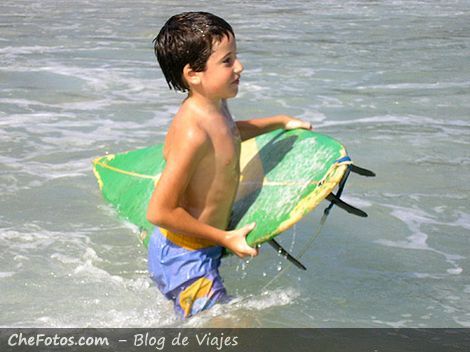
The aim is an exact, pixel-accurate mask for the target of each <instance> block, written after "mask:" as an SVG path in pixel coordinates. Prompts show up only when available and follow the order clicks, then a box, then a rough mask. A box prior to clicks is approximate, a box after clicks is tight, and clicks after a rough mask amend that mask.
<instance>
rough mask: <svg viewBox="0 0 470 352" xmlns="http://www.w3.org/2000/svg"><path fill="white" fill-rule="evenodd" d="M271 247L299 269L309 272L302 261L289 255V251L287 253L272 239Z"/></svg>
mask: <svg viewBox="0 0 470 352" xmlns="http://www.w3.org/2000/svg"><path fill="white" fill-rule="evenodd" d="M268 242H269V244H270V245H271V247H273V248H274V249H275V250H276V251H277V252H278V253H279V254H280V255H282V256H283V257H284V258H286V259H287V260H288V261H290V262H291V263H292V264H294V265H295V266H296V267H297V268H299V269H302V270H307V268H306V267H305V265H303V264H302V263H301V262H300V261H298V260H297V259H295V258H294V257H293V256H292V255H290V254H289V252H288V251H286V250H285V249H284V248H283V247H282V246H281V245H280V244H279V243H277V242H276V241H275V240H273V239H271V240H269V241H268Z"/></svg>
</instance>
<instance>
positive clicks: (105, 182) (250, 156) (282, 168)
mask: <svg viewBox="0 0 470 352" xmlns="http://www.w3.org/2000/svg"><path fill="white" fill-rule="evenodd" d="M162 151H163V145H162V144H157V145H154V146H150V147H147V148H143V149H138V150H134V151H129V152H125V153H120V154H114V155H106V156H103V157H99V158H97V159H95V160H94V161H93V170H94V173H95V175H96V177H97V179H98V184H99V187H100V189H101V191H102V194H103V196H104V198H105V200H106V201H107V202H109V203H110V204H111V205H112V206H113V207H114V208H115V209H116V210H117V212H118V214H119V215H120V216H121V217H122V218H124V219H126V220H127V221H130V222H131V223H133V224H135V225H137V226H138V227H139V228H141V229H142V232H141V233H142V236H141V239H142V241H143V243H144V244H145V245H147V243H148V240H149V236H150V234H151V233H152V230H153V225H152V224H150V223H149V222H148V221H147V220H146V212H147V205H148V202H149V200H150V197H151V195H152V192H153V189H154V187H155V184H156V182H158V179H159V177H160V174H161V172H162V171H163V169H164V167H165V160H164V158H163V154H162ZM345 157H347V153H346V150H345V148H344V147H343V145H341V143H339V142H338V141H336V140H334V139H333V138H331V137H328V136H326V135H323V134H320V133H317V132H312V131H308V130H302V129H297V130H292V131H284V130H276V131H272V132H270V133H266V134H264V135H261V136H258V137H256V138H253V139H250V140H247V141H244V142H243V143H242V149H241V157H240V170H241V176H240V185H239V189H238V193H237V197H236V200H235V203H234V206H233V213H232V218H231V222H230V226H229V227H230V228H239V227H242V226H244V225H246V224H249V223H252V222H256V227H255V229H254V230H253V231H252V232H250V234H249V235H248V236H247V242H248V244H250V245H251V246H255V245H257V244H261V243H264V242H266V241H268V240H270V239H273V238H274V237H276V236H277V235H279V234H280V233H282V232H283V231H285V230H287V229H288V228H289V227H291V226H292V225H294V224H295V223H296V222H298V221H299V220H300V219H301V218H302V217H303V216H305V215H306V214H307V213H308V212H310V211H312V210H313V209H314V208H315V207H316V206H318V204H319V203H320V202H321V201H322V200H324V199H325V198H326V197H327V196H329V195H330V193H331V192H332V191H333V190H334V189H335V188H336V187H337V186H338V184H339V183H340V181H341V179H342V178H343V175H344V174H345V173H346V171H347V169H348V164H349V163H350V162H349V163H348V162H347V161H346V162H344V160H345V159H346V160H348V158H345ZM341 160H342V161H341Z"/></svg>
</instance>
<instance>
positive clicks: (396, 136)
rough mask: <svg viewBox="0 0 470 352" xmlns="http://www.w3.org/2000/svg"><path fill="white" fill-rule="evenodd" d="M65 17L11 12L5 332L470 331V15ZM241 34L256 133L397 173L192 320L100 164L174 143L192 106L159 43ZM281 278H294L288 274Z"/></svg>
mask: <svg viewBox="0 0 470 352" xmlns="http://www.w3.org/2000/svg"><path fill="white" fill-rule="evenodd" d="M190 4H191V5H190V6H188V5H187V2H186V1H184V2H183V1H181V2H178V1H162V0H156V1H150V0H139V1H123V0H112V1H111V0H100V1H87V0H77V1H72V2H68V1H48V0H35V1H24V0H15V1H13V0H3V1H2V2H1V4H0V253H1V255H0V292H1V294H0V297H1V298H0V326H4V327H5V326H14V327H25V326H28V327H31V326H34V327H212V326H223V327H470V309H469V307H470V208H469V204H470V203H469V191H470V186H469V175H470V151H469V150H470V149H469V148H470V2H469V1H465V0H455V1H437V0H430V1H424V0H423V1H418V0H416V1H365V0H362V1H339V0H338V1H336V0H334V1H297V0H296V1H274V0H272V1H268V0H265V1H256V2H251V1H242V0H233V1H230V2H222V1H213V0H210V1H192V2H190ZM187 10H206V11H211V12H214V13H216V14H218V15H220V16H222V17H224V18H225V19H226V20H227V21H229V22H230V23H231V24H232V25H233V27H234V29H235V31H236V33H237V39H238V47H239V56H240V59H241V60H242V62H243V64H244V65H245V71H244V73H243V76H242V81H241V85H240V93H239V95H238V97H237V98H236V99H233V100H232V101H230V103H229V105H230V108H231V111H232V113H233V115H234V116H235V117H236V118H237V119H244V118H251V117H262V116H267V115H270V114H275V113H289V114H292V115H295V116H298V117H300V118H303V119H306V120H309V121H311V122H312V123H313V124H314V125H315V128H316V129H317V130H318V131H320V132H322V133H325V134H328V135H331V136H333V137H334V138H336V139H338V140H340V141H341V142H342V143H344V144H345V145H346V147H347V149H348V151H349V154H350V155H351V157H352V158H353V160H354V161H355V162H356V163H357V164H358V165H361V166H363V167H366V168H370V169H372V170H374V171H375V172H376V173H377V177H376V178H375V179H366V178H362V177H358V176H356V175H353V176H352V177H351V179H350V181H349V183H348V187H347V189H346V191H345V199H346V200H347V201H349V202H350V203H352V204H355V205H357V206H359V207H361V208H363V209H364V210H365V211H367V212H368V214H369V217H368V218H367V219H362V218H358V217H354V216H351V215H349V214H347V213H345V212H344V211H342V210H341V209H336V208H335V209H334V210H333V211H332V213H331V215H330V216H329V219H328V221H327V223H326V224H325V226H324V227H323V229H322V231H321V234H320V235H319V236H318V237H317V238H314V240H313V241H312V238H313V237H314V236H315V234H316V232H317V230H318V226H319V220H320V217H321V210H322V209H323V208H324V205H321V206H320V208H319V209H318V210H317V211H315V212H313V213H312V214H311V215H309V216H307V217H306V218H305V219H303V220H302V221H301V222H300V223H298V224H297V225H296V226H295V227H294V228H293V229H292V230H290V231H289V232H288V233H287V234H286V235H283V236H281V237H282V238H281V240H282V243H283V244H284V245H285V246H286V247H287V248H289V249H291V250H292V252H293V253H294V255H295V254H298V253H300V252H301V251H302V250H303V249H304V248H305V247H308V248H309V249H308V250H307V251H306V253H305V255H303V257H302V262H303V263H304V264H305V265H306V266H307V267H308V270H307V271H306V272H300V271H298V270H297V269H296V268H290V267H288V265H287V263H286V262H285V261H284V260H283V259H282V258H279V257H278V256H277V255H276V253H274V251H273V250H272V249H271V248H270V247H263V248H262V250H261V254H260V255H259V256H258V257H257V258H255V259H253V260H250V261H247V260H240V259H238V258H229V259H227V260H226V261H225V262H224V264H223V265H222V268H221V272H222V274H223V277H224V279H225V284H226V286H227V288H228V290H229V291H230V292H231V293H232V294H233V295H234V296H235V301H234V302H233V303H231V304H228V305H223V306H217V307H214V309H212V310H210V311H208V312H205V313H203V314H201V315H199V316H197V317H195V318H193V319H190V320H188V321H185V322H182V321H179V320H177V319H176V318H175V316H174V315H173V312H172V306H171V304H170V303H168V302H167V301H166V300H165V299H164V298H163V297H162V296H161V294H160V293H159V292H158V290H157V289H156V287H155V286H154V285H153V283H152V282H151V280H150V279H149V278H148V276H147V272H146V252H145V250H144V248H143V246H142V245H141V244H140V243H139V240H138V238H137V233H136V232H137V231H136V229H135V228H134V227H132V226H131V225H129V224H127V223H125V222H123V221H121V220H119V219H118V218H117V217H116V215H115V213H114V211H113V210H112V209H111V208H110V207H109V206H107V205H106V204H105V203H104V201H103V199H102V197H101V195H100V192H99V190H98V186H97V183H96V181H95V179H94V176H93V173H92V169H91V161H92V159H93V158H95V157H97V156H100V155H103V154H105V153H116V152H120V151H126V150H131V149H135V148H138V147H142V146H147V145H150V144H153V143H158V142H162V141H163V138H164V135H165V131H166V129H167V127H168V125H169V124H170V122H171V117H172V115H173V114H174V113H175V112H176V110H177V108H178V104H179V102H180V101H181V100H182V99H183V98H184V96H183V95H181V94H177V93H175V92H172V91H169V90H168V88H167V85H166V83H165V81H164V79H163V76H162V74H161V72H160V71H159V69H158V66H157V64H156V61H155V58H154V55H153V50H152V39H153V38H154V36H155V35H156V33H157V32H158V30H159V29H160V27H161V26H162V25H163V23H164V21H165V20H166V19H167V18H168V17H169V16H171V15H173V14H175V13H179V12H182V11H187ZM279 273H281V274H280V275H279Z"/></svg>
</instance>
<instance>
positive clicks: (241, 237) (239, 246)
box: [224, 223, 259, 258]
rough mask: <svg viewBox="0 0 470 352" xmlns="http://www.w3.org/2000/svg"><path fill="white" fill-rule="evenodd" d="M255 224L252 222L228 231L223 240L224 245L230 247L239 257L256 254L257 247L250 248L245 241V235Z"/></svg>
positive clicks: (257, 251)
mask: <svg viewBox="0 0 470 352" xmlns="http://www.w3.org/2000/svg"><path fill="white" fill-rule="evenodd" d="M255 226H256V224H255V223H252V224H249V225H245V226H243V227H242V228H241V229H237V230H232V231H228V232H227V235H226V237H225V241H224V247H226V248H228V249H230V250H231V251H232V252H233V253H235V254H236V255H237V256H239V257H240V258H243V257H247V256H252V257H255V256H257V255H258V253H259V250H258V248H252V247H250V246H249V245H248V243H246V236H247V235H248V234H249V233H250V232H251V230H253V229H254V228H255Z"/></svg>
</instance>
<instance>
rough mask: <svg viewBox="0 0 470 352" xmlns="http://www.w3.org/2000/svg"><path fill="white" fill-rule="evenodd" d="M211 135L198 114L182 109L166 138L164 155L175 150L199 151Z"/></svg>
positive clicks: (168, 154) (166, 155)
mask: <svg viewBox="0 0 470 352" xmlns="http://www.w3.org/2000/svg"><path fill="white" fill-rule="evenodd" d="M208 140H209V137H208V135H207V131H206V129H205V128H204V126H203V125H201V123H200V119H199V118H198V116H195V115H194V114H192V115H191V114H189V113H188V111H186V110H183V109H181V110H180V111H179V112H178V114H177V115H176V116H175V117H174V119H173V122H172V123H171V125H170V127H169V129H168V133H167V136H166V139H165V147H164V151H163V152H164V156H165V159H167V158H168V157H169V156H170V154H174V152H185V153H186V152H188V151H189V152H197V151H198V150H200V149H202V148H204V147H205V146H206V145H207V142H208Z"/></svg>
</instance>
